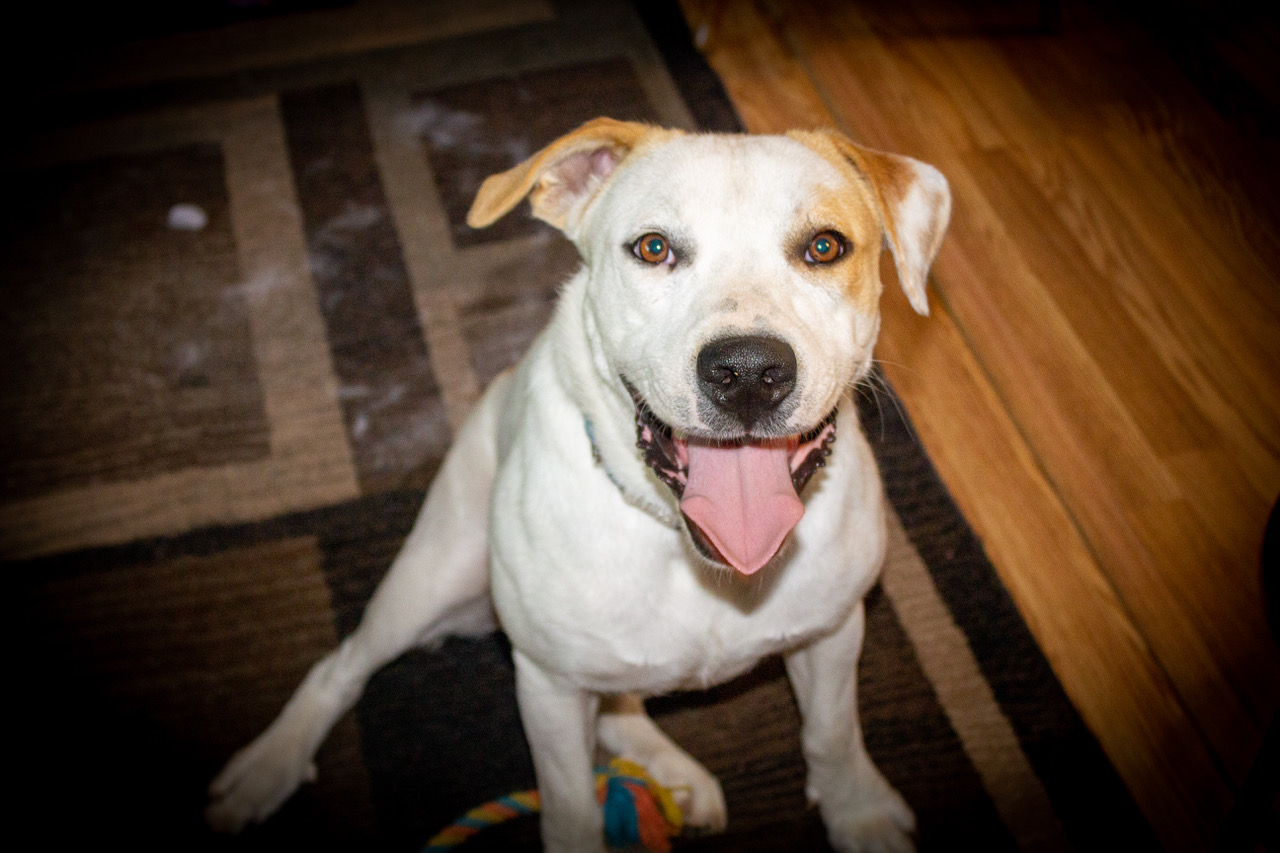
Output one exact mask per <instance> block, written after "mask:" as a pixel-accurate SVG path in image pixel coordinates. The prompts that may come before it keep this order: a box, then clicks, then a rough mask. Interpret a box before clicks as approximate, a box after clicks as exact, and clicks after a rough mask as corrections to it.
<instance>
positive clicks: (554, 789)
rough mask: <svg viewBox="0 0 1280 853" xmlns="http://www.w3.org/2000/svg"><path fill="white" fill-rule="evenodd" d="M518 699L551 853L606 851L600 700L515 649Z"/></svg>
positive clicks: (546, 843)
mask: <svg viewBox="0 0 1280 853" xmlns="http://www.w3.org/2000/svg"><path fill="white" fill-rule="evenodd" d="M514 657H515V662H516V698H517V699H518V701H519V703H520V719H521V720H522V721H523V722H524V731H525V735H526V737H528V739H529V748H530V749H531V750H532V752H533V768H534V772H535V773H537V776H538V791H539V793H540V795H541V797H542V845H543V847H544V848H545V849H546V850H547V853H602V851H603V850H604V849H605V847H604V814H603V812H602V811H601V809H600V806H598V805H597V804H596V793H595V775H594V772H593V768H592V761H593V757H594V756H595V749H596V743H595V741H596V715H597V714H598V713H599V710H600V697H599V696H597V695H596V694H594V693H589V692H587V691H585V690H582V689H580V688H578V687H575V686H573V685H571V684H568V683H567V682H566V681H565V680H564V679H562V678H560V677H558V676H556V675H555V674H553V673H550V672H547V671H546V670H545V669H543V668H542V667H541V666H539V665H538V664H536V663H534V662H533V661H532V660H530V659H529V658H528V657H526V656H525V655H523V654H521V653H520V651H519V650H516V651H515V655H514Z"/></svg>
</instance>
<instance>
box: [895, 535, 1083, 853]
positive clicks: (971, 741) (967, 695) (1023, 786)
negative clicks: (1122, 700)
mask: <svg viewBox="0 0 1280 853" xmlns="http://www.w3.org/2000/svg"><path fill="white" fill-rule="evenodd" d="M888 516H889V518H888V528H889V558H888V560H887V561H886V564H885V568H884V574H883V576H882V577H881V583H882V584H883V586H884V589H885V592H886V593H887V594H888V596H889V600H890V601H891V602H892V604H893V608H894V610H895V611H897V613H898V619H899V621H900V622H901V624H902V627H903V630H905V631H906V632H907V635H908V636H909V637H910V638H911V642H912V645H913V646H915V650H916V657H917V659H918V660H919V661H920V666H921V668H922V669H923V670H924V673H925V676H926V677H927V678H928V679H929V681H930V682H931V683H932V684H933V688H934V690H935V692H936V693H937V696H938V701H939V702H940V703H941V705H942V708H943V710H944V711H945V712H946V714H947V718H948V719H949V720H950V721H951V725H952V727H953V728H954V729H955V731H956V734H957V735H958V736H959V737H960V742H961V744H962V745H963V746H964V750H965V752H966V753H967V754H968V756H969V758H970V760H971V761H972V762H973V766H974V769H976V770H977V771H978V775H979V776H980V777H981V778H982V783H983V785H984V786H985V787H986V789H987V792H988V793H990V794H991V798H992V800H993V801H994V803H995V807H996V810H997V811H998V812H999V813H1000V817H1001V818H1002V819H1003V820H1004V822H1005V825H1006V826H1008V828H1009V831H1010V832H1011V833H1012V834H1013V836H1014V839H1015V840H1016V841H1017V843H1018V847H1019V848H1021V849H1023V850H1069V849H1071V845H1070V844H1068V843H1067V839H1066V834H1065V832H1064V831H1063V828H1062V824H1061V823H1060V822H1059V820H1058V816H1057V815H1056V814H1055V813H1054V810H1053V805H1052V804H1051V802H1050V800H1049V795H1048V794H1047V793H1046V792H1045V790H1044V786H1043V785H1042V784H1041V783H1040V779H1039V777H1037V776H1036V773H1035V770H1034V769H1032V767H1031V764H1030V762H1029V761H1028V760H1027V756H1026V754H1025V753H1023V751H1022V747H1021V745H1020V744H1019V742H1018V736H1017V734H1016V733H1015V732H1014V731H1013V727H1012V726H1011V725H1010V724H1009V720H1008V719H1007V718H1006V717H1005V716H1004V714H1003V712H1001V710H1000V705H999V703H998V702H997V701H996V698H995V695H994V694H993V693H992V692H991V686H990V685H989V684H987V682H986V680H985V679H984V678H983V676H982V672H981V670H980V669H979V667H978V662H977V661H976V660H975V659H974V656H973V651H972V650H971V649H970V648H969V644H968V641H967V640H966V639H965V636H964V633H963V632H962V631H961V630H960V629H959V628H958V627H957V626H956V623H955V622H954V621H953V620H952V618H951V612H950V611H949V610H948V609H947V606H946V605H945V604H944V603H943V601H942V598H941V597H940V596H939V594H938V589H937V587H935V586H934V584H933V579H932V578H931V577H930V575H929V569H928V567H927V566H925V564H924V562H923V561H922V560H921V559H920V555H919V554H918V553H917V552H916V550H915V548H914V547H913V546H912V544H911V542H910V540H909V539H908V538H907V534H906V531H905V530H903V528H902V523H901V521H899V520H898V517H897V516H896V515H894V514H893V513H892V512H890V513H889V514H888Z"/></svg>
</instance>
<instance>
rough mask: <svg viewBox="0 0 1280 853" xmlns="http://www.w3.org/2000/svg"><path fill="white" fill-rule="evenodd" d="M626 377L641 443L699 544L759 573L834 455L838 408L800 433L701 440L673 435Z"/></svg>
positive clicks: (713, 555) (710, 554)
mask: <svg viewBox="0 0 1280 853" xmlns="http://www.w3.org/2000/svg"><path fill="white" fill-rule="evenodd" d="M623 381H624V382H625V384H626V386H627V390H628V391H630V392H631V397H632V399H633V400H634V401H635V406H636V447H638V448H639V449H640V452H641V453H643V454H644V460H645V462H646V463H647V464H648V465H649V467H650V468H652V469H653V471H654V473H655V474H657V475H658V479H660V480H662V482H664V483H666V484H667V486H668V487H669V488H670V489H671V491H672V492H674V493H675V495H676V497H677V498H679V499H680V511H681V513H682V514H683V516H684V520H685V527H686V528H687V529H688V531H689V536H690V538H691V539H692V541H693V544H694V546H695V547H696V548H697V549H698V551H699V552H700V553H701V554H702V555H703V556H704V557H706V558H707V559H709V560H713V561H715V562H718V563H723V564H725V565H729V566H732V567H733V568H734V569H736V570H737V571H739V572H741V573H742V574H744V575H750V574H754V573H755V572H757V571H759V570H760V569H761V568H763V567H764V566H765V565H766V564H768V562H769V561H770V560H771V559H773V557H774V555H775V554H777V553H778V550H779V549H780V548H781V547H782V543H783V542H784V541H785V540H786V538H787V534H788V533H790V532H791V530H792V528H794V527H795V526H796V524H797V523H798V522H799V521H800V518H801V516H803V515H804V504H803V503H802V502H801V500H800V494H801V493H802V492H803V490H804V487H805V484H806V483H808V482H809V479H810V478H811V477H812V476H813V475H814V472H816V471H817V470H818V469H819V468H822V467H823V466H824V465H826V459H827V457H828V456H830V455H831V443H832V442H834V441H835V438H836V413H835V410H834V409H833V410H832V411H831V413H830V414H828V415H827V416H826V417H825V418H823V419H822V421H821V422H819V423H818V424H817V426H815V427H813V428H812V429H810V430H808V431H807V432H804V433H800V434H796V435H789V436H784V437H781V438H753V437H750V436H746V437H743V438H736V439H732V440H726V441H719V440H713V439H704V438H699V437H697V436H689V435H679V434H677V433H675V432H674V431H673V430H672V428H671V427H670V426H669V425H667V424H666V423H664V422H663V421H662V420H660V419H659V418H658V417H657V416H656V415H655V414H654V413H653V410H652V409H650V408H649V406H648V404H646V403H645V401H644V399H643V398H642V397H641V396H640V395H639V394H638V393H637V392H636V390H635V389H634V388H633V387H632V386H631V384H630V383H629V382H626V381H625V380H623Z"/></svg>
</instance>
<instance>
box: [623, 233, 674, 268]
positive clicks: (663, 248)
mask: <svg viewBox="0 0 1280 853" xmlns="http://www.w3.org/2000/svg"><path fill="white" fill-rule="evenodd" d="M631 251H633V252H634V253H635V256H636V257H637V258H639V259H640V260H642V261H644V262H645V263H646V264H670V263H672V262H674V261H675V254H674V253H672V251H671V244H670V243H668V242H667V238H666V237H663V236H662V235H661V234H658V233H655V232H650V233H649V234H646V235H644V236H643V237H641V238H640V239H639V240H637V241H636V242H635V245H634V246H632V247H631Z"/></svg>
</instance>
